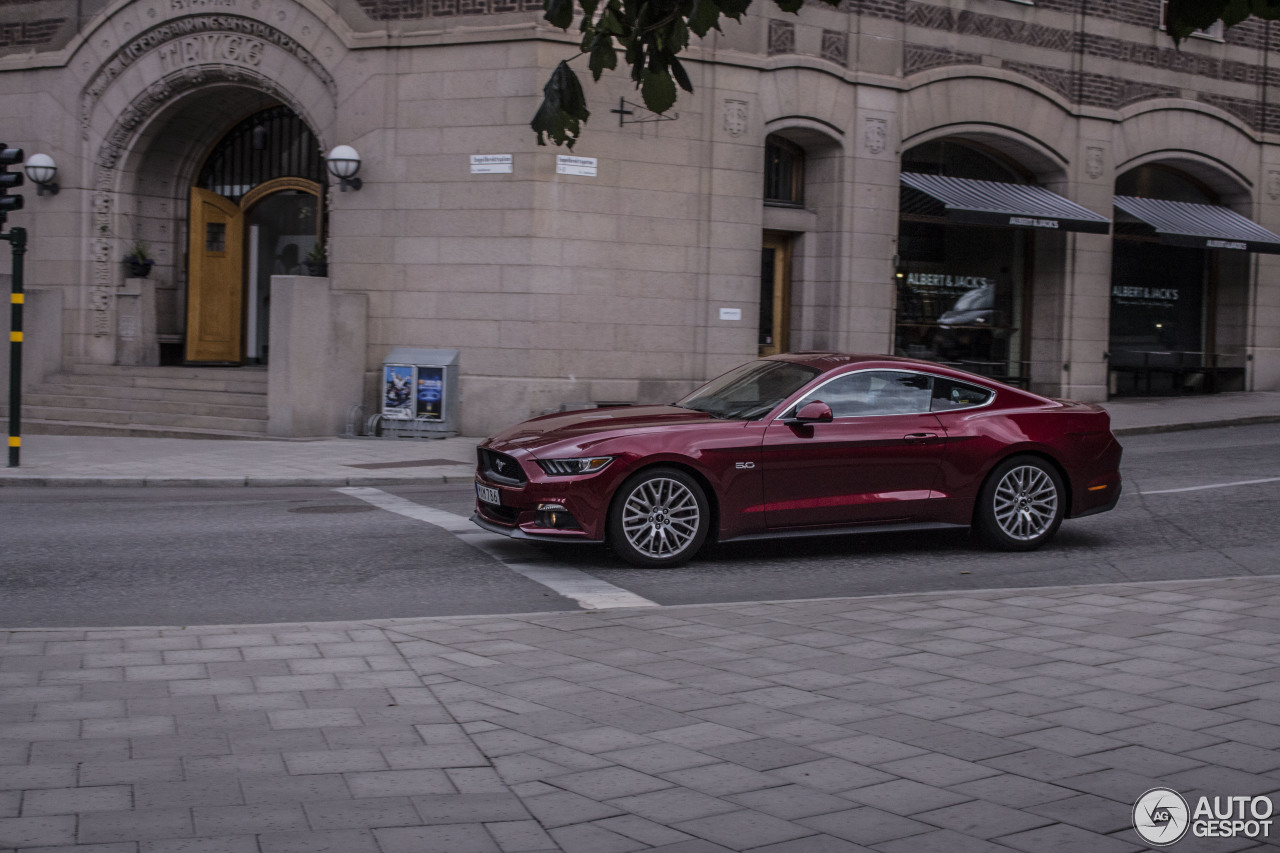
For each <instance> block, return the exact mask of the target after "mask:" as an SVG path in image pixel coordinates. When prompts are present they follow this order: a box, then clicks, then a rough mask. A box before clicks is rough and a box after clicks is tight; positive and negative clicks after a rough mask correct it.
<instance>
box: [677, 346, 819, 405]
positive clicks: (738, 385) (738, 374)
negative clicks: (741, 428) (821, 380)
mask: <svg viewBox="0 0 1280 853" xmlns="http://www.w3.org/2000/svg"><path fill="white" fill-rule="evenodd" d="M820 372H821V371H819V370H817V369H816V368H813V367H806V366H805V365H803V364H792V363H791V362H789V361H769V360H764V361H752V362H749V363H747V364H744V365H742V366H741V367H737V368H734V369H733V370H730V371H729V372H728V373H726V374H724V375H723V376H721V377H718V378H716V379H712V380H711V381H710V382H708V383H707V384H706V385H703V386H702V387H701V388H699V389H698V390H697V391H694V392H693V393H692V394H690V395H689V396H688V397H685V398H684V399H683V400H679V401H677V402H676V405H677V406H680V407H681V408H683V409H693V410H695V411H699V412H709V413H710V414H711V416H712V417H717V418H735V419H739V418H740V419H742V420H755V419H756V418H762V417H764V416H765V415H767V414H769V412H770V411H772V410H773V408H774V407H775V406H777V405H778V404H779V403H781V402H782V401H783V400H785V399H787V398H788V397H790V396H791V395H792V394H794V393H795V392H796V391H799V390H800V389H801V388H803V387H804V386H805V385H806V384H808V383H809V381H810V380H812V379H813V378H814V377H815V376H817V375H818V374H819V373H820Z"/></svg>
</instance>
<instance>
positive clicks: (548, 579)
mask: <svg viewBox="0 0 1280 853" xmlns="http://www.w3.org/2000/svg"><path fill="white" fill-rule="evenodd" d="M335 491H338V492H341V493H342V494H344V495H349V496H351V497H353V498H358V499H360V500H362V501H364V502H366V503H370V504H373V505H374V506H376V507H378V508H379V509H384V510H386V511H387V512H394V513H396V514H398V515H403V516H405V517H407V518H412V519H415V520H417V521H423V522H426V523H427V524H432V525H435V526H436V527H439V528H441V529H442V530H447V531H448V532H450V533H452V534H454V535H455V536H457V537H459V539H461V541H463V542H465V543H466V544H468V545H470V546H471V547H473V548H475V549H476V550H478V551H481V552H483V553H485V554H487V555H488V556H490V557H493V558H494V559H495V560H498V561H499V562H500V563H502V564H503V565H505V566H506V567H507V568H509V569H511V571H513V572H515V573H516V574H518V575H521V576H523V577H526V578H528V579H529V580H531V581H533V582H534V583H539V584H542V585H543V586H545V587H547V588H548V589H550V590H552V591H553V592H556V593H558V594H560V595H562V596H564V597H565V598H569V599H572V600H574V601H576V602H578V604H579V605H580V606H581V607H582V608H583V609H585V610H609V609H612V608H615V607H658V606H659V605H658V603H657V602H656V601H650V600H649V599H647V598H643V597H641V596H639V595H636V594H635V593H634V592H628V591H627V590H625V589H623V588H622V587H619V586H614V585H613V584H611V583H609V582H608V581H602V580H600V579H599V578H597V577H594V576H592V575H589V574H587V573H586V572H580V571H578V570H577V569H571V568H568V567H566V566H556V565H552V564H550V563H534V562H526V561H518V562H517V561H512V560H510V559H509V558H508V557H507V556H506V555H505V554H504V553H503V552H502V550H501V549H500V548H497V547H495V546H496V545H501V544H505V543H507V542H509V541H510V540H507V539H505V538H504V537H501V536H497V535H495V534H492V533H485V532H484V531H483V530H480V529H479V528H477V527H476V526H475V525H474V524H472V523H471V520H470V519H468V518H465V517H463V516H461V515H457V514H455V513H452V512H446V511H445V510H442V509H435V508H433V507H429V506H423V505H422V504H418V503H414V502H413V501H411V500H406V499H405V498H401V497H397V496H395V495H392V494H388V493H387V492H384V491H382V490H381V489H374V488H371V487H368V486H346V487H343V488H340V489H336V490H335Z"/></svg>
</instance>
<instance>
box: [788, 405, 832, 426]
mask: <svg viewBox="0 0 1280 853" xmlns="http://www.w3.org/2000/svg"><path fill="white" fill-rule="evenodd" d="M832 417H833V415H832V414H831V407H830V406H828V405H827V404H826V403H824V402H822V401H821V400H812V401H810V402H808V403H805V404H804V405H803V406H801V407H800V411H798V412H796V413H795V415H794V416H792V417H790V418H787V423H789V424H813V423H823V424H825V423H830V422H831V419H832Z"/></svg>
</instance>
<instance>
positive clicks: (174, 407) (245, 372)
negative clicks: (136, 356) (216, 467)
mask: <svg viewBox="0 0 1280 853" xmlns="http://www.w3.org/2000/svg"><path fill="white" fill-rule="evenodd" d="M6 402H7V401H6ZM0 414H3V415H4V416H5V417H7V416H8V412H7V410H6V407H0ZM22 431H23V432H24V433H27V434H32V435H41V434H44V435H130V436H139V435H143V436H156V437H189V438H246V439H253V438H265V437H266V434H267V371H266V369H265V368H253V367H248V368H199V367H198V368H187V367H120V366H115V365H73V366H71V367H69V368H68V369H66V370H65V371H63V372H62V373H59V374H55V375H53V376H50V377H48V379H46V380H45V381H44V382H42V383H41V384H40V385H39V386H38V387H36V388H34V389H32V390H30V391H28V392H26V393H25V394H24V395H23V400H22Z"/></svg>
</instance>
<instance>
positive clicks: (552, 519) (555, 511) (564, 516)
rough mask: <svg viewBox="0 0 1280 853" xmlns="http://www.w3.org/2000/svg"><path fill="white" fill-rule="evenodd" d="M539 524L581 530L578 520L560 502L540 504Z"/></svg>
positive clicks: (556, 528) (557, 528)
mask: <svg viewBox="0 0 1280 853" xmlns="http://www.w3.org/2000/svg"><path fill="white" fill-rule="evenodd" d="M538 526H539V527H550V528H553V529H555V530H581V529H582V528H581V526H580V525H579V524H578V520H577V519H576V518H574V517H573V516H572V515H570V514H569V512H568V511H567V510H566V509H565V508H564V507H562V506H561V505H560V504H538Z"/></svg>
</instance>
